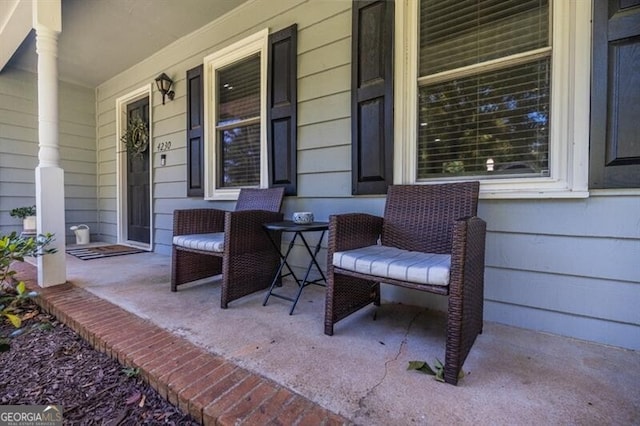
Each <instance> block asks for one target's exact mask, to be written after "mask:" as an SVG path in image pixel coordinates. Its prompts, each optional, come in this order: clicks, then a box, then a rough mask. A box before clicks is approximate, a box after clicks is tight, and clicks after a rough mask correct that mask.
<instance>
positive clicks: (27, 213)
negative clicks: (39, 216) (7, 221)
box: [9, 206, 36, 233]
mask: <svg viewBox="0 0 640 426" xmlns="http://www.w3.org/2000/svg"><path fill="white" fill-rule="evenodd" d="M9 215H11V217H17V218H19V219H22V232H30V233H31V232H36V206H27V207H16V208H15V209H13V210H11V211H10V212H9Z"/></svg>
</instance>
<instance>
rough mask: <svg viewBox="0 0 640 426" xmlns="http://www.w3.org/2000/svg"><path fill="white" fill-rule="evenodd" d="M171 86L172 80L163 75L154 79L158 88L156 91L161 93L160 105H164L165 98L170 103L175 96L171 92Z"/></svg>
mask: <svg viewBox="0 0 640 426" xmlns="http://www.w3.org/2000/svg"><path fill="white" fill-rule="evenodd" d="M172 85H173V80H171V79H170V78H169V76H168V75H166V74H165V73H162V74H160V75H159V76H158V77H157V78H156V86H158V90H159V91H160V93H162V105H164V98H165V96H166V97H167V98H169V100H170V101H172V100H173V97H174V96H175V92H174V91H173V90H171V86H172Z"/></svg>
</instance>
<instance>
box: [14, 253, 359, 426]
mask: <svg viewBox="0 0 640 426" xmlns="http://www.w3.org/2000/svg"><path fill="white" fill-rule="evenodd" d="M14 266H15V270H16V271H18V274H17V278H19V279H20V280H23V281H25V283H26V284H27V287H28V288H29V289H31V290H36V291H38V292H39V293H40V297H38V298H37V299H36V300H38V303H39V304H40V305H41V306H42V307H43V308H44V309H45V310H47V311H48V312H50V313H51V314H53V315H55V316H56V317H57V318H58V319H59V320H60V321H61V322H63V323H64V324H66V325H67V326H69V327H71V328H72V329H73V330H75V331H76V332H77V333H78V334H80V335H81V336H82V337H83V338H84V339H86V340H87V341H88V342H89V343H91V345H93V347H95V348H96V349H97V350H99V351H102V352H105V353H107V354H108V355H109V356H110V357H111V358H113V359H117V360H118V361H119V362H120V363H121V364H123V365H125V366H132V367H138V368H140V371H141V374H142V376H143V378H144V380H145V381H147V382H148V383H149V384H150V385H151V387H153V388H154V389H156V390H157V391H158V392H159V393H160V395H162V397H163V398H166V399H168V400H169V401H170V402H171V403H173V404H174V405H176V406H178V407H180V409H181V410H182V411H183V412H185V413H189V414H191V415H192V416H193V417H194V418H195V419H196V420H198V421H199V422H201V423H203V424H205V425H238V424H242V425H266V424H273V425H342V424H348V423H349V422H348V421H347V420H346V419H345V418H343V417H341V416H339V415H337V414H334V413H332V412H330V411H328V410H326V409H324V408H322V407H320V406H319V405H317V404H315V403H314V402H312V401H310V400H308V399H306V398H304V397H302V396H300V395H298V394H296V393H294V392H292V391H291V390H289V389H287V388H285V387H283V386H281V385H279V384H277V383H275V382H273V381H271V380H268V379H266V378H264V377H262V376H259V375H257V374H254V373H252V372H250V371H248V370H245V369H243V368H240V367H238V366H237V365H235V364H233V363H232V362H229V361H227V360H226V359H224V358H222V357H220V356H217V355H213V354H211V353H209V352H207V351H205V350H204V349H201V348H199V347H197V346H195V345H194V344H192V343H190V342H188V341H187V340H185V339H182V338H180V337H179V336H176V335H174V334H172V333H170V332H168V331H166V330H164V329H162V328H160V327H158V326H156V325H154V324H152V323H151V322H149V321H147V320H144V319H142V318H140V317H137V316H136V315H134V314H132V313H129V312H127V311H125V310H124V309H122V308H120V307H118V306H116V305H114V304H112V303H110V302H107V301H105V300H103V299H100V298H99V297H97V296H95V295H93V294H92V293H90V292H88V291H86V290H84V289H82V288H78V287H75V286H74V285H72V284H64V285H59V286H54V287H47V288H40V287H38V285H37V284H36V273H37V271H36V268H35V267H34V266H32V265H29V264H26V263H21V264H16V265H14Z"/></svg>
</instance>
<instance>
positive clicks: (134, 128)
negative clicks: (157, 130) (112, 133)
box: [120, 116, 149, 157]
mask: <svg viewBox="0 0 640 426" xmlns="http://www.w3.org/2000/svg"><path fill="white" fill-rule="evenodd" d="M120 140H121V141H122V143H124V145H125V146H126V148H127V152H128V153H129V154H130V155H132V156H133V157H142V154H143V153H144V152H145V151H146V150H147V148H148V147H149V129H148V128H147V124H146V123H145V122H144V121H143V120H142V119H141V118H140V117H139V116H136V117H133V118H132V119H130V120H129V124H127V130H126V131H125V132H124V135H122V138H120Z"/></svg>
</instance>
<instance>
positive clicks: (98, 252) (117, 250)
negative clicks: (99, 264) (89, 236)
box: [67, 244, 144, 260]
mask: <svg viewBox="0 0 640 426" xmlns="http://www.w3.org/2000/svg"><path fill="white" fill-rule="evenodd" d="M67 253H68V254H70V255H72V256H75V257H77V258H78V259H82V260H92V259H104V258H105V257H112V256H123V255H125V254H135V253H144V250H140V249H137V248H135V247H128V246H122V245H120V244H114V245H108V246H97V247H83V248H72V249H68V250H67Z"/></svg>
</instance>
